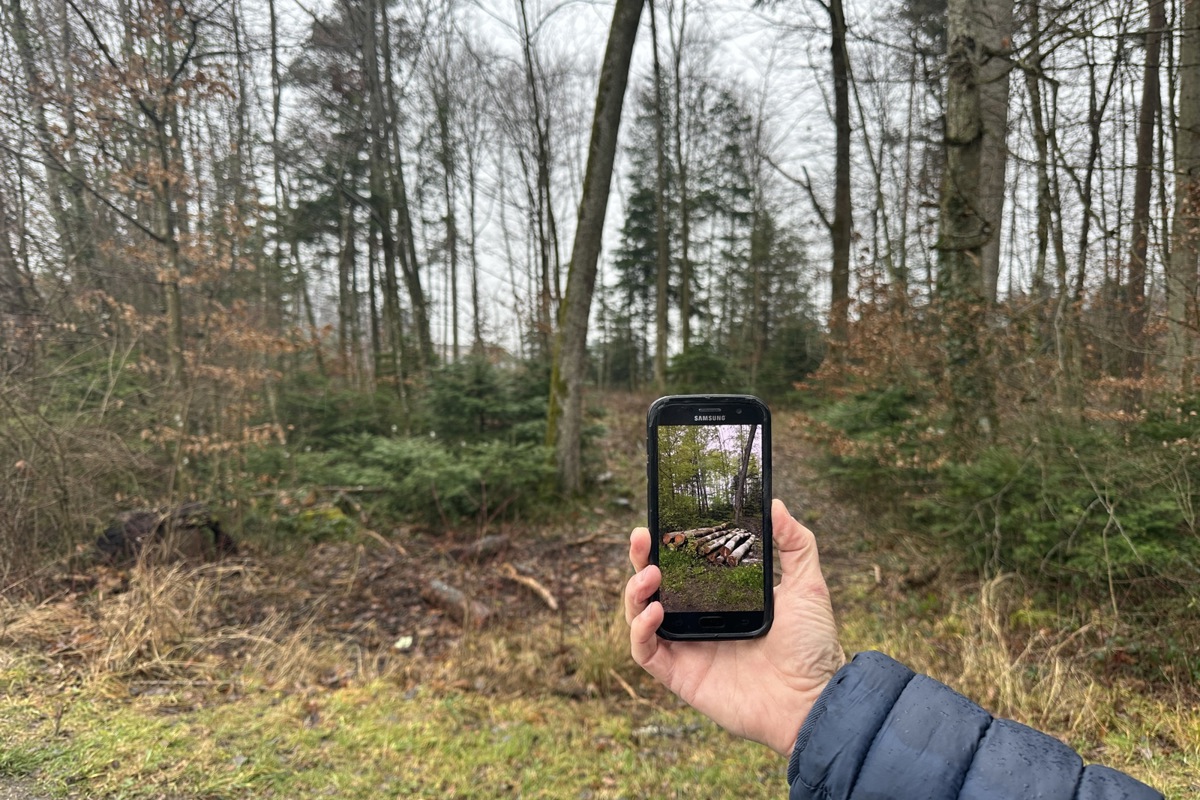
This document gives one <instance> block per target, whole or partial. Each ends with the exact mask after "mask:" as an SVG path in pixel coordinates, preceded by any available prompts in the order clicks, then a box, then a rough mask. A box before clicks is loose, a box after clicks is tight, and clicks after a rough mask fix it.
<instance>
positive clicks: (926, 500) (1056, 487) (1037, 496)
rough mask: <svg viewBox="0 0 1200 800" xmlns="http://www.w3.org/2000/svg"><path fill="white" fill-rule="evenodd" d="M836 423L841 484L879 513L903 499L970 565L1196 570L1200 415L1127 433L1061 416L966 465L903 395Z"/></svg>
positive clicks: (866, 396)
mask: <svg viewBox="0 0 1200 800" xmlns="http://www.w3.org/2000/svg"><path fill="white" fill-rule="evenodd" d="M1167 416H1170V415H1167ZM823 418H824V420H825V421H826V422H827V423H828V424H829V425H830V428H831V429H832V434H831V440H832V442H833V444H834V446H833V447H832V449H833V450H834V451H835V455H834V456H832V457H831V459H830V465H829V470H828V472H829V474H830V475H831V477H833V479H834V480H835V481H837V482H838V483H840V484H841V486H843V487H844V488H847V489H851V490H853V491H855V492H859V493H862V494H864V495H868V494H869V496H870V497H871V502H872V505H873V506H874V507H875V508H879V507H880V506H881V501H886V503H890V504H891V505H892V507H893V508H895V509H897V510H898V513H899V515H900V522H901V524H903V525H904V527H906V528H908V529H910V530H913V531H916V532H918V533H925V534H928V535H930V536H933V537H936V538H938V539H940V540H941V541H942V542H943V543H945V544H946V545H947V546H949V547H950V548H951V549H952V550H953V552H954V553H955V554H956V555H957V556H965V557H966V558H965V561H964V562H963V563H965V564H967V565H969V566H972V567H974V568H977V569H980V570H984V571H987V572H991V573H993V574H995V573H999V572H1003V571H1015V572H1018V573H1021V574H1024V575H1029V576H1034V575H1040V576H1042V577H1043V578H1047V579H1050V580H1051V581H1054V582H1065V583H1072V584H1078V585H1088V584H1096V583H1097V582H1100V583H1101V585H1107V581H1108V579H1109V578H1110V577H1111V578H1112V579H1114V580H1118V581H1127V580H1132V579H1134V578H1139V577H1144V576H1151V575H1162V574H1177V575H1181V574H1188V575H1191V576H1192V577H1193V578H1194V577H1195V575H1196V571H1197V570H1196V564H1197V563H1198V561H1200V535H1198V531H1197V526H1196V518H1195V514H1194V512H1193V510H1192V509H1194V508H1200V497H1197V492H1196V491H1193V489H1192V487H1198V488H1200V459H1198V458H1197V457H1196V455H1195V454H1194V453H1193V449H1192V448H1193V447H1195V446H1196V444H1195V443H1194V442H1193V440H1192V439H1190V438H1188V437H1187V436H1186V435H1182V434H1185V431H1187V429H1186V428H1185V427H1184V426H1185V425H1187V421H1188V420H1190V419H1192V417H1190V410H1188V409H1183V410H1181V411H1177V412H1175V414H1174V419H1169V418H1164V416H1163V415H1157V416H1154V415H1150V416H1147V417H1146V418H1145V419H1143V420H1140V421H1138V422H1137V423H1134V424H1133V425H1132V426H1129V427H1127V428H1121V427H1118V426H1116V425H1112V426H1108V427H1105V426H1102V425H1094V426H1085V425H1082V424H1078V423H1071V422H1067V421H1064V420H1063V419H1061V418H1056V417H1053V416H1048V417H1044V418H1042V419H1038V420H1035V421H1033V422H1031V423H1027V427H1026V428H1024V429H1022V430H1013V428H1015V425H1014V426H1011V427H1010V428H1009V429H1008V430H1009V433H1008V436H1009V438H1008V439H1006V440H1002V441H998V442H996V443H995V444H993V445H992V446H990V447H987V448H985V449H983V450H980V451H978V452H977V453H975V454H974V455H973V456H972V457H971V458H970V459H960V460H954V459H950V458H947V457H946V456H945V452H946V451H947V449H948V448H947V446H946V442H945V435H944V434H943V433H942V432H941V430H940V429H939V427H938V425H937V422H938V421H937V420H936V419H930V418H929V417H927V416H925V415H924V413H923V411H922V407H921V398H919V397H917V396H915V395H913V394H911V393H908V392H905V391H904V390H902V389H898V388H890V389H884V390H878V391H874V392H867V393H863V394H860V395H857V396H856V397H854V398H851V399H850V400H847V401H842V402H840V403H838V404H835V405H834V406H833V407H831V408H830V409H829V410H828V411H827V412H826V413H825V414H824V415H823ZM1188 432H1190V431H1188ZM1193 436H1194V434H1193ZM1172 437H1173V438H1172Z"/></svg>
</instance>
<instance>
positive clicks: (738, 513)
mask: <svg viewBox="0 0 1200 800" xmlns="http://www.w3.org/2000/svg"><path fill="white" fill-rule="evenodd" d="M757 433H758V425H751V426H750V436H749V438H747V439H746V446H745V447H743V448H742V458H741V460H740V461H739V463H738V473H737V483H736V484H735V485H734V490H733V522H734V524H736V525H741V524H742V507H743V506H744V505H745V503H746V473H748V472H749V471H750V455H751V453H752V452H753V450H754V436H755V434H757Z"/></svg>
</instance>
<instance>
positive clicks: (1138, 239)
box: [1125, 0, 1167, 400]
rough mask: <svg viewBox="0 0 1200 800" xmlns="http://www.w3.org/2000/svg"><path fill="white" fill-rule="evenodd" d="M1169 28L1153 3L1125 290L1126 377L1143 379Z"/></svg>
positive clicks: (1158, 2)
mask: <svg viewBox="0 0 1200 800" xmlns="http://www.w3.org/2000/svg"><path fill="white" fill-rule="evenodd" d="M1166 26H1167V18H1166V11H1165V8H1164V4H1163V0H1150V27H1149V28H1148V29H1147V31H1146V63H1145V68H1144V74H1143V78H1142V103H1141V108H1139V109H1138V128H1137V156H1136V158H1137V163H1136V165H1135V173H1134V180H1133V242H1132V250H1131V252H1130V257H1129V278H1128V285H1127V288H1126V290H1125V295H1126V302H1127V309H1126V310H1127V311H1128V317H1127V325H1128V329H1127V346H1128V347H1129V351H1128V352H1127V353H1126V357H1125V376H1126V377H1128V378H1134V379H1136V378H1140V377H1142V372H1143V369H1144V367H1145V362H1146V356H1145V351H1146V340H1145V328H1146V253H1147V244H1148V242H1149V239H1150V190H1151V183H1152V181H1153V179H1154V134H1155V123H1156V121H1157V119H1158V114H1159V108H1160V105H1161V100H1160V97H1159V76H1158V71H1159V61H1160V53H1161V50H1162V32H1163V29H1164V28H1165V27H1166ZM1130 399H1131V400H1132V399H1133V398H1130Z"/></svg>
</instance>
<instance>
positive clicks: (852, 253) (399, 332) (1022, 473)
mask: <svg viewBox="0 0 1200 800" xmlns="http://www.w3.org/2000/svg"><path fill="white" fill-rule="evenodd" d="M1198 198H1200V6H1197V5H1196V4H1195V3H1193V2H1190V1H1186V2H1167V0H1144V1H1141V0H1139V2H1137V3H1124V2H1117V1H1116V0H1077V1H1076V2H1047V0H887V1H886V2H865V1H864V0H787V2H781V1H778V0H771V1H770V2H766V1H763V2H738V3H722V4H713V3H704V4H699V3H694V2H690V0H659V2H653V0H652V2H649V3H646V2H644V0H613V2H612V3H582V4H581V3H569V2H561V1H560V0H537V1H536V2H534V1H533V0H511V2H507V3H495V2H483V1H481V2H476V3H459V2H455V0H424V1H423V2H418V1H417V0H325V2H321V3H312V4H310V3H306V2H302V0H0V473H2V474H3V478H2V479H0V509H2V511H3V513H0V554H2V555H0V684H2V685H4V686H6V687H8V688H7V689H6V692H5V696H6V698H8V699H6V700H4V701H3V702H4V703H6V705H3V706H2V707H0V741H3V742H7V743H8V744H6V745H5V746H4V747H6V748H8V749H7V750H5V749H4V748H0V794H3V793H4V790H5V789H6V788H7V785H6V783H5V781H10V780H11V781H17V782H21V783H22V785H25V782H32V784H33V785H35V786H34V789H36V791H38V792H44V793H47V795H48V796H66V795H67V794H69V793H70V792H72V791H73V789H72V787H75V786H77V785H78V783H79V782H80V781H81V780H83V779H84V776H87V779H88V780H92V781H94V785H95V786H96V787H98V788H97V789H96V791H97V792H98V794H101V795H104V796H114V797H117V796H120V797H153V796H177V795H178V796H189V797H190V796H196V797H201V796H204V797H210V796H222V797H225V796H255V797H270V796H275V795H276V794H277V795H279V796H288V797H291V796H307V795H309V794H314V793H319V792H325V793H330V794H335V795H338V796H345V797H354V796H364V797H365V796H375V795H377V794H378V793H379V791H381V790H380V787H386V789H384V790H383V791H384V793H385V794H386V793H387V792H388V791H391V792H392V793H398V794H404V795H409V796H430V797H434V796H436V797H445V796H457V795H456V793H461V792H462V791H466V790H463V789H461V786H462V785H463V778H462V777H461V776H462V775H475V776H478V777H479V778H481V779H486V780H488V781H492V782H493V784H494V785H498V786H499V785H503V786H507V787H509V790H511V792H512V793H522V792H523V793H526V794H537V793H538V792H539V791H540V792H542V793H543V794H544V795H545V796H557V794H556V792H557V793H563V792H565V793H566V795H569V796H577V795H583V794H586V795H587V796H593V797H610V796H611V797H618V796H645V795H647V794H651V795H655V796H673V795H680V794H685V795H687V796H689V797H707V796H712V797H723V796H729V795H730V794H739V795H741V794H744V792H743V789H744V787H740V788H736V787H739V786H740V784H735V783H730V781H733V780H734V779H735V776H736V775H745V774H754V775H756V776H761V780H757V781H756V786H757V785H761V786H763V787H764V789H763V796H777V795H778V794H779V792H778V791H774V790H775V789H780V790H782V786H783V783H782V780H783V779H782V774H783V773H782V770H780V769H778V766H779V765H777V764H775V763H774V762H773V761H771V757H770V755H769V754H755V753H757V751H753V750H751V749H743V744H744V743H737V744H733V743H732V742H731V740H730V739H729V738H728V737H723V735H722V734H720V733H719V732H718V731H716V730H715V729H711V728H710V727H705V726H706V724H707V723H705V722H704V721H703V719H702V718H699V717H698V716H696V715H694V714H693V715H691V716H688V715H689V714H690V713H691V712H688V711H686V710H683V709H679V708H677V707H675V706H673V705H671V701H670V700H669V699H668V697H667V695H666V694H665V693H664V692H663V690H661V688H660V687H656V686H654V685H653V683H652V682H651V681H649V679H647V678H645V676H644V675H642V674H641V673H640V671H639V670H637V668H636V667H635V666H634V665H633V663H632V662H631V661H630V659H629V653H628V639H627V629H626V628H625V622H624V619H623V618H619V617H614V616H613V612H614V610H615V609H617V608H618V607H619V592H620V587H621V585H622V583H623V581H624V580H625V578H626V577H627V574H628V559H627V556H626V550H625V548H626V547H627V543H628V532H629V529H630V528H632V527H633V526H635V525H640V524H644V523H645V509H646V499H647V498H646V495H645V492H646V486H645V472H644V466H645V462H644V459H645V440H644V435H645V427H644V425H645V414H646V408H647V407H648V406H649V404H650V402H651V401H652V400H653V399H654V397H656V396H659V395H663V394H667V393H687V392H747V393H753V394H756V395H759V396H761V397H763V398H764V399H765V400H767V401H768V402H769V403H770V404H771V407H772V409H773V412H774V416H773V419H774V423H773V427H774V441H773V454H774V460H775V463H774V474H773V481H774V484H773V490H774V492H775V493H776V494H777V495H778V496H779V497H781V498H782V499H784V500H785V501H786V502H788V504H789V507H790V508H791V509H792V510H793V511H794V512H795V513H796V514H797V516H798V517H799V518H801V519H802V520H803V521H804V522H805V523H806V524H808V525H809V526H810V527H812V528H813V530H814V532H815V533H816V534H817V537H818V540H819V542H820V545H821V548H822V563H823V566H825V568H826V570H827V572H828V573H829V576H830V583H831V590H832V592H833V597H834V605H835V609H836V610H837V611H838V614H839V620H840V622H841V625H842V629H843V632H844V633H843V635H844V637H845V643H846V647H847V649H848V650H849V649H850V648H859V649H868V648H870V649H883V650H887V651H889V652H892V653H893V654H895V655H897V656H898V657H903V658H905V659H907V661H908V662H909V663H911V664H912V665H913V666H914V667H915V668H920V669H923V670H925V671H927V672H930V673H931V674H933V675H935V676H936V677H939V678H941V679H944V680H947V681H949V682H951V683H953V684H954V685H955V686H956V688H959V689H960V691H963V692H964V694H968V695H969V696H971V697H972V698H973V699H977V700H979V701H980V702H982V703H984V704H985V705H987V706H988V707H989V708H990V709H991V710H993V711H995V712H996V713H998V714H1003V715H1007V716H1012V717H1015V718H1017V719H1019V720H1021V721H1023V722H1027V723H1029V724H1031V725H1034V726H1035V727H1040V728H1042V729H1045V730H1049V731H1051V732H1054V733H1055V734H1056V735H1058V736H1060V738H1063V739H1064V740H1065V741H1068V742H1069V743H1071V744H1072V745H1073V746H1075V747H1077V748H1079V749H1081V751H1083V752H1084V754H1085V757H1087V758H1090V759H1093V760H1103V761H1105V762H1106V763H1110V764H1112V765H1113V766H1117V767H1119V768H1121V769H1126V770H1129V771H1131V772H1133V773H1134V774H1135V775H1138V776H1139V777H1142V778H1143V779H1145V780H1147V781H1148V782H1151V783H1153V784H1155V785H1157V786H1159V787H1160V788H1163V789H1164V790H1165V791H1167V793H1168V794H1169V795H1171V794H1172V793H1174V794H1177V795H1178V796H1188V795H1190V794H1193V793H1194V792H1195V791H1196V790H1197V785H1196V783H1195V778H1194V776H1195V775H1196V774H1197V766H1198V765H1200V717H1198V716H1197V714H1196V712H1195V710H1194V709H1195V708H1196V707H1197V705H1198V704H1197V700H1200V697H1198V696H1197V692H1196V688H1195V687H1196V686H1197V685H1200V660H1198V659H1197V656H1196V653H1197V652H1200V614H1198V613H1197V609H1196V597H1197V593H1198V591H1200V522H1198V519H1197V508H1198V507H1200V424H1198V422H1197V414H1198V413H1200V392H1198V389H1197V380H1196V372H1197V370H1196V361H1197V357H1198V356H1200V352H1198V348H1200V304H1198V302H1197V291H1198V286H1197V278H1198V269H1200V211H1198V210H1197V209H1198V208H1200V199H1198ZM681 435H682V434H681ZM679 446H680V447H681V448H683V451H687V450H688V447H691V451H688V452H690V453H691V455H690V456H688V455H684V456H681V458H684V459H686V458H691V460H692V461H693V462H694V465H699V464H700V462H704V463H703V466H704V470H706V471H708V474H709V475H710V477H709V478H708V479H702V478H698V477H697V475H699V472H700V471H694V472H693V473H691V474H689V475H686V476H685V475H683V474H682V472H681V473H680V474H678V475H676V474H674V473H672V474H671V475H670V476H669V478H668V476H667V475H666V474H664V480H669V481H670V482H671V483H670V486H671V494H670V501H669V502H667V504H666V505H665V506H664V508H665V511H666V513H667V515H668V517H670V519H671V530H672V531H675V532H684V531H696V530H699V529H702V528H705V527H715V526H716V525H719V524H721V523H722V522H726V521H729V519H730V517H729V516H728V515H729V514H732V515H733V516H734V517H738V516H744V515H745V514H746V513H747V511H746V510H747V509H750V508H754V509H757V508H758V507H759V501H760V499H761V491H762V489H761V482H759V481H758V479H756V477H755V476H756V475H758V474H759V473H760V470H761V466H760V465H758V464H757V462H756V459H755V458H754V457H751V458H749V459H748V460H746V459H743V463H742V464H737V463H735V462H737V461H738V459H737V458H727V457H724V456H720V455H719V454H718V455H714V454H712V453H709V454H708V455H701V454H700V451H699V449H698V448H699V446H700V445H699V443H695V442H694V443H692V445H688V444H687V443H685V442H682V441H681V442H679ZM683 451H681V452H683ZM747 452H748V451H747ZM738 455H739V456H741V455H744V454H743V453H740V452H739V453H738ZM671 463H674V462H671ZM731 470H732V472H731ZM739 472H740V473H741V475H743V476H744V478H745V480H744V482H739V481H738V480H737V473H739ZM689 480H690V481H691V482H690V483H689V482H688V481H689ZM739 485H740V489H741V491H740V492H739V491H738V489H739ZM756 492H757V494H756ZM739 495H740V497H739ZM664 497H666V494H665V493H664ZM739 508H740V513H739V511H738V509H739ZM714 532H716V531H714ZM184 533H188V534H189V535H193V534H194V535H195V536H197V537H199V540H200V541H199V542H198V546H197V547H196V548H193V549H192V550H193V552H189V553H184V549H185V548H183V547H182V546H179V543H178V541H176V539H177V538H178V537H179V536H181V535H182V534H184ZM704 535H709V534H696V536H704ZM685 538H686V537H685ZM725 538H728V537H725ZM160 540H161V541H167V542H168V544H169V545H170V547H167V548H162V549H163V551H164V552H162V553H159V554H158V555H157V556H156V555H155V554H154V553H153V552H152V551H153V550H154V545H155V544H156V543H160ZM731 544H733V545H735V547H734V548H731V552H730V553H726V554H723V555H721V558H728V557H730V556H731V555H732V551H733V550H734V549H736V546H740V540H738V541H735V542H732V543H731ZM172 548H173V549H172ZM167 550H170V551H171V552H166V551H167ZM671 552H675V551H671ZM683 552H684V551H683V550H680V551H679V553H680V554H682V553H683ZM162 556H170V557H162ZM740 557H746V555H745V554H743V555H742V556H740ZM750 557H751V560H753V554H752V553H751V554H750ZM738 568H739V569H741V568H743V567H738ZM730 569H733V568H732V567H731V568H730ZM414 699H417V700H418V701H419V702H416V703H414V702H412V701H413V700H414ZM417 706H421V707H422V708H423V709H428V710H430V714H431V716H430V717H429V718H428V719H426V718H422V717H419V716H417V715H416V712H415V709H416V707H417ZM367 709H370V711H369V712H368V711H367ZM410 709H411V710H410ZM497 709H498V710H497ZM376 713H377V714H378V716H376ZM351 718H353V719H355V720H356V721H355V722H354V723H351V722H349V720H350V719H351ZM164 720H176V721H178V723H179V724H178V725H177V726H174V727H170V726H168V727H166V728H164V727H162V726H163V725H165V724H167V723H164ZM297 720H299V721H301V722H302V723H303V724H300V723H298V722H297ZM547 728H549V729H550V730H557V731H563V730H570V731H571V733H570V737H569V741H568V742H567V747H566V749H564V750H561V751H560V750H555V749H552V748H553V746H552V745H550V744H548V743H547V739H548V738H549V739H553V738H555V737H553V736H551V737H547V736H546V729H547ZM335 731H336V735H337V736H341V737H343V738H344V740H345V742H346V749H345V750H344V751H343V752H342V753H339V754H338V755H331V754H329V753H327V752H326V750H324V749H322V748H324V745H323V744H322V743H321V742H322V741H326V740H327V739H326V740H322V739H321V738H320V737H321V736H326V737H329V736H334V735H335ZM500 731H505V732H506V733H503V734H501V733H499V732H500ZM664 731H665V732H666V733H664ZM253 732H258V734H260V735H255V734H254V733H253ZM189 737H191V738H189ZM505 737H509V738H505ZM572 737H573V738H572ZM681 737H682V738H685V739H688V740H689V743H690V745H691V747H689V748H684V749H686V750H689V751H691V750H694V751H695V752H702V753H703V754H704V758H703V759H701V760H702V761H703V763H704V766H697V764H698V763H700V762H699V761H695V762H687V763H684V761H682V760H680V757H679V756H678V752H679V747H678V745H679V739H680V738H681ZM148 739H153V740H155V741H158V740H162V741H163V742H167V743H168V744H164V745H163V747H162V748H160V749H154V748H151V749H149V750H147V749H146V748H145V747H142V748H141V749H138V748H139V743H143V742H145V741H147V740H148ZM197 742H207V744H204V745H203V746H201V745H198V744H197ZM397 742H400V743H401V744H397ZM270 743H275V744H270ZM581 747H582V748H586V749H587V751H588V752H592V751H593V750H594V751H596V752H597V753H598V754H599V755H598V760H597V767H596V769H597V771H596V772H595V773H594V774H593V773H589V774H586V775H585V774H578V773H577V772H576V771H574V766H573V765H574V763H575V760H574V759H573V758H572V757H571V756H570V753H571V752H572V749H573V750H574V751H578V749H579V748H581ZM745 747H746V748H749V745H745ZM506 748H509V749H506ZM547 748H551V749H547ZM510 749H511V750H512V752H519V753H520V758H518V759H517V760H518V761H521V762H522V763H534V764H538V765H540V767H541V770H540V772H538V773H536V774H535V773H532V772H529V773H526V772H520V773H517V772H512V773H504V772H503V770H502V769H501V766H497V765H506V764H509V763H510V762H512V758H511V752H510ZM414 751H416V752H423V753H427V754H428V753H438V754H440V756H441V757H439V758H438V759H432V758H430V759H420V760H419V761H420V762H421V763H420V765H419V766H413V765H412V764H411V760H408V759H406V758H404V757H403V754H404V753H409V752H414ZM181 752H188V753H190V755H191V757H190V758H181V757H180V756H179V753H181ZM363 754H369V755H363ZM343 758H344V759H345V760H341V759H343ZM434 761H436V762H437V764H436V765H435V764H434V763H433V762H434ZM368 763H369V765H370V766H369V767H363V766H362V765H363V764H368ZM651 764H660V765H663V764H665V765H666V766H662V768H661V769H659V770H652V769H650V767H649V766H648V765H651ZM406 770H407V771H406ZM701 772H703V777H702V778H701V777H698V775H699V774H700V773H701ZM722 776H724V777H722ZM723 781H725V782H723ZM493 784H489V785H493ZM697 786H701V787H702V788H697ZM556 787H557V788H556ZM562 787H569V788H567V789H564V788H562ZM706 792H707V793H708V794H706ZM566 795H564V796H566Z"/></svg>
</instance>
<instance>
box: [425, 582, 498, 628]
mask: <svg viewBox="0 0 1200 800" xmlns="http://www.w3.org/2000/svg"><path fill="white" fill-rule="evenodd" d="M421 597H423V598H425V602H427V603H429V604H430V605H432V606H437V607H438V608H440V609H442V610H443V611H445V612H446V613H447V614H449V615H450V618H451V619H452V620H454V621H455V622H457V623H458V624H459V625H462V626H463V627H466V626H467V625H471V626H473V627H476V628H482V627H483V626H484V624H485V623H486V622H487V621H488V618H489V617H491V615H492V612H491V611H490V610H489V609H488V607H487V606H485V605H484V604H483V603H480V602H479V601H478V600H472V599H471V598H469V597H467V596H466V595H465V594H463V593H462V592H461V591H460V590H458V589H455V588H454V587H453V586H451V585H449V584H448V583H443V582H442V581H439V580H437V579H436V578H435V579H433V580H431V581H430V582H429V583H427V584H425V587H424V588H423V589H421Z"/></svg>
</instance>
